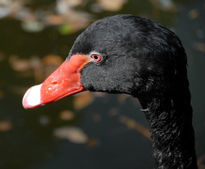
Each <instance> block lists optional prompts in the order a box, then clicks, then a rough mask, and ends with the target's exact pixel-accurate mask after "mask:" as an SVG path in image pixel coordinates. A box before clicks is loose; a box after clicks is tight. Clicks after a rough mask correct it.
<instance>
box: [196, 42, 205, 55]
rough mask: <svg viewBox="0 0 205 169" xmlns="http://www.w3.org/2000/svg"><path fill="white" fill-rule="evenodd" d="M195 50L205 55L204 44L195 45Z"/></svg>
mask: <svg viewBox="0 0 205 169" xmlns="http://www.w3.org/2000/svg"><path fill="white" fill-rule="evenodd" d="M194 46H195V49H196V50H198V51H199V52H202V53H205V43H199V42H197V43H195V45H194Z"/></svg>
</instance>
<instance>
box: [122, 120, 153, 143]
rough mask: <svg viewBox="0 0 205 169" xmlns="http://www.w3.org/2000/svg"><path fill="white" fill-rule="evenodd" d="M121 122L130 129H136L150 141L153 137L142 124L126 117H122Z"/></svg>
mask: <svg viewBox="0 0 205 169" xmlns="http://www.w3.org/2000/svg"><path fill="white" fill-rule="evenodd" d="M119 120H120V122H121V123H123V124H125V125H126V126H127V127H128V128H131V129H135V130H137V131H138V132H139V133H141V134H142V135H143V136H145V137H146V138H148V139H150V137H151V133H150V131H149V130H148V129H147V128H145V127H144V126H142V125H141V124H140V123H138V122H136V121H135V120H133V119H131V118H129V117H126V116H120V118H119Z"/></svg>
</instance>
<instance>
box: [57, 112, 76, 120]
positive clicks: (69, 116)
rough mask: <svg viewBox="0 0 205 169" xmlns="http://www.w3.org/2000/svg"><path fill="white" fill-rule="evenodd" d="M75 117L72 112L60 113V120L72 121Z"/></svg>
mask: <svg viewBox="0 0 205 169" xmlns="http://www.w3.org/2000/svg"><path fill="white" fill-rule="evenodd" d="M74 117H75V115H74V113H73V112H72V111H70V110H64V111H62V112H61V113H60V119H62V120H72V119H73V118H74Z"/></svg>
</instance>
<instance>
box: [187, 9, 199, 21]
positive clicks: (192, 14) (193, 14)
mask: <svg viewBox="0 0 205 169" xmlns="http://www.w3.org/2000/svg"><path fill="white" fill-rule="evenodd" d="M198 16H199V11H198V10H197V9H192V10H190V11H189V18H190V19H196V18H197V17H198Z"/></svg>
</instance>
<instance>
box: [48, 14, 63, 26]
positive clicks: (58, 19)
mask: <svg viewBox="0 0 205 169" xmlns="http://www.w3.org/2000/svg"><path fill="white" fill-rule="evenodd" d="M46 21H47V22H48V24H51V25H60V24H63V23H65V18H64V17H63V16H60V15H53V14H49V15H47V16H46Z"/></svg>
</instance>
